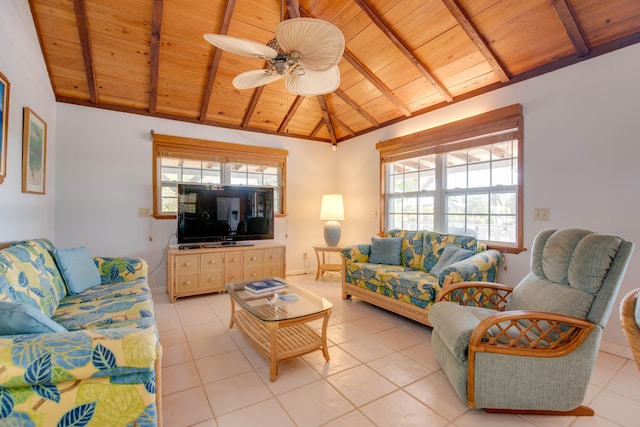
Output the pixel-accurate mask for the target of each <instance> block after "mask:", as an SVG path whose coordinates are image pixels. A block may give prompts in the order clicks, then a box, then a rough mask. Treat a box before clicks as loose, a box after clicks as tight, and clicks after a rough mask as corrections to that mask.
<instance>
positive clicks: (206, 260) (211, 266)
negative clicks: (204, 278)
mask: <svg viewBox="0 0 640 427" xmlns="http://www.w3.org/2000/svg"><path fill="white" fill-rule="evenodd" d="M223 268H224V254H223V253H214V254H202V255H200V269H201V270H200V271H201V272H203V273H204V272H206V271H215V270H221V269H223Z"/></svg>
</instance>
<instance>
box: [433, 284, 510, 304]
mask: <svg viewBox="0 0 640 427" xmlns="http://www.w3.org/2000/svg"><path fill="white" fill-rule="evenodd" d="M512 290H513V288H511V287H509V286H506V285H501V284H499V283H492V282H459V283H454V284H451V285H447V286H445V288H444V289H442V290H441V291H440V292H439V293H438V296H437V297H436V302H440V301H451V302H457V303H458V304H460V305H464V306H468V305H472V306H475V307H486V308H491V309H493V310H498V311H504V308H505V307H506V305H507V297H508V296H509V294H510V293H511V291H512ZM456 291H457V292H456Z"/></svg>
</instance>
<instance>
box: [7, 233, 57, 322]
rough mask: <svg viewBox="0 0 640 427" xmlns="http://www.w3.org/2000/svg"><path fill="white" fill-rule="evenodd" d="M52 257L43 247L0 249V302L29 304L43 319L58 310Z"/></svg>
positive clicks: (18, 246)
mask: <svg viewBox="0 0 640 427" xmlns="http://www.w3.org/2000/svg"><path fill="white" fill-rule="evenodd" d="M52 270H54V271H57V268H56V267H55V263H54V261H53V259H52V258H51V255H49V253H48V252H47V251H46V250H45V249H42V248H38V247H34V246H30V245H23V244H20V245H13V246H10V247H8V248H5V249H2V250H0V300H3V301H10V302H17V303H22V304H29V305H31V306H32V307H33V308H35V309H37V310H39V311H41V312H42V314H44V315H45V316H46V317H51V316H52V315H53V313H54V312H55V310H56V308H57V307H58V303H59V298H58V293H57V292H56V290H55V285H54V280H55V279H54V274H53V272H52Z"/></svg>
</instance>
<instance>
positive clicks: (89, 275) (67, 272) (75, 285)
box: [53, 247, 101, 295]
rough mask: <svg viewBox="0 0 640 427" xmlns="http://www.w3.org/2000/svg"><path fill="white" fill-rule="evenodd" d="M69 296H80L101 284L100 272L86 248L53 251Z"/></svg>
mask: <svg viewBox="0 0 640 427" xmlns="http://www.w3.org/2000/svg"><path fill="white" fill-rule="evenodd" d="M53 253H54V255H55V257H56V262H57V263H58V268H59V269H60V272H61V273H62V277H63V278H64V282H65V283H66V285H67V289H68V291H69V294H72V295H74V294H79V293H81V292H83V291H85V290H87V289H89V288H92V287H94V286H97V285H99V284H100V283H101V281H100V272H99V271H98V267H96V264H95V262H93V258H91V255H89V251H87V248H85V247H79V248H73V249H55V250H54V251H53Z"/></svg>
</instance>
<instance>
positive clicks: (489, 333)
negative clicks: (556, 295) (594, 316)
mask: <svg viewBox="0 0 640 427" xmlns="http://www.w3.org/2000/svg"><path fill="white" fill-rule="evenodd" d="M594 326H595V325H594V324H593V323H591V322H589V321H587V320H583V319H578V318H575V317H570V316H564V315H561V314H554V313H546V312H540V311H528V310H514V311H506V312H502V313H496V314H494V315H492V316H489V317H487V318H486V319H484V320H483V321H481V322H480V323H479V324H478V326H476V328H475V330H474V331H473V333H472V334H471V338H470V340H469V358H471V356H472V354H473V353H476V352H491V353H503V354H513V355H521V356H536V357H558V356H563V355H565V354H568V353H570V352H572V351H573V350H575V349H576V348H577V347H578V346H580V344H582V342H583V341H584V340H585V339H586V338H587V336H588V335H589V333H590V332H591V330H592V329H593V327H594Z"/></svg>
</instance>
